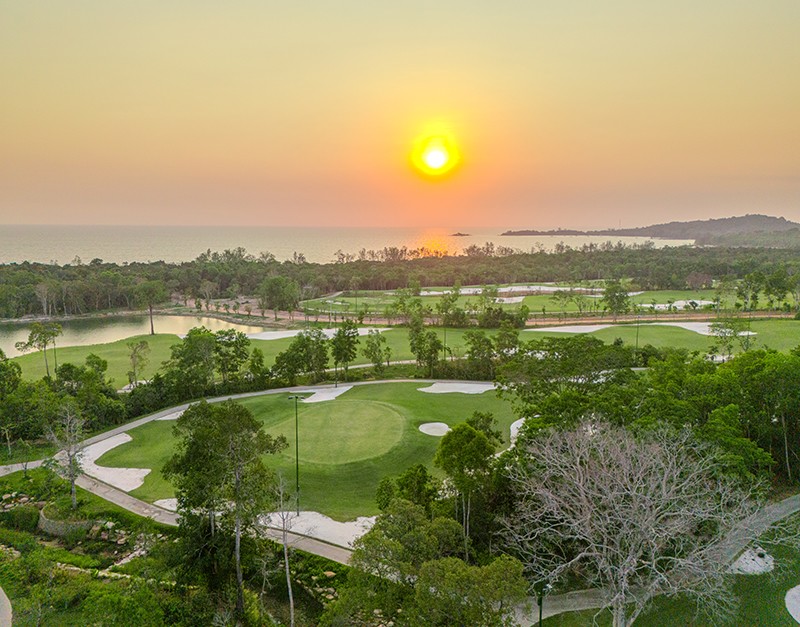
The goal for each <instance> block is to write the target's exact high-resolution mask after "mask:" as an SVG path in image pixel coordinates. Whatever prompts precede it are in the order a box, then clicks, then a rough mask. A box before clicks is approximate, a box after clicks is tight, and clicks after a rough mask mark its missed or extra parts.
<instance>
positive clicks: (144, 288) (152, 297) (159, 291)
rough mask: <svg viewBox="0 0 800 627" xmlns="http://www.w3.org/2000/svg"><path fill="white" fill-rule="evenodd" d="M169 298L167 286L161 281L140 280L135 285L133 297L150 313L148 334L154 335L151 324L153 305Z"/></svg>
mask: <svg viewBox="0 0 800 627" xmlns="http://www.w3.org/2000/svg"><path fill="white" fill-rule="evenodd" d="M167 298H169V294H168V293H167V288H166V286H165V285H164V283H163V282H162V281H142V282H141V283H139V284H137V285H136V288H135V290H134V299H135V301H136V303H137V304H138V305H139V306H140V307H146V308H147V310H148V312H149V314H150V335H155V334H156V331H155V327H154V326H153V307H154V306H155V305H158V304H159V303H163V302H164V301H165V300H167Z"/></svg>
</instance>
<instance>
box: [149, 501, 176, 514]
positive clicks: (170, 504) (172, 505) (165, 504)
mask: <svg viewBox="0 0 800 627" xmlns="http://www.w3.org/2000/svg"><path fill="white" fill-rule="evenodd" d="M153 505H156V506H157V507H161V508H163V509H168V510H169V511H171V512H177V511H178V499H158V500H157V501H153Z"/></svg>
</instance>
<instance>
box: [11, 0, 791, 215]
mask: <svg viewBox="0 0 800 627" xmlns="http://www.w3.org/2000/svg"><path fill="white" fill-rule="evenodd" d="M293 5H298V6H293ZM299 5H304V6H299ZM493 5H497V6H493ZM656 5H660V6H656ZM798 41H800V3H798V2H797V0H774V1H773V0H764V1H763V2H750V1H744V0H742V1H739V0H724V1H723V0H705V1H704V2H688V1H684V0H674V1H673V2H670V3H666V2H665V3H652V2H641V0H638V1H634V0H620V1H616V2H609V3H598V2H594V1H590V0H585V1H576V0H562V1H560V2H530V1H529V0H525V1H518V0H505V1H504V2H502V3H488V2H476V1H467V0H460V1H458V2H456V1H455V0H439V2H437V3H430V2H419V1H411V0H406V1H404V2H391V3H390V2H374V1H372V2H368V1H366V0H359V1H356V0H338V1H337V2H332V1H329V0H325V1H323V0H318V1H317V2H314V3H278V2H256V1H255V0H252V1H249V0H248V1H245V0H239V1H235V0H234V1H232V2H229V3H224V4H220V3H211V2H207V1H205V0H199V1H197V2H171V3H165V2H155V1H144V0H142V1H140V2H136V3H123V2H113V1H93V2H88V1H81V0H75V1H74V2H62V1H60V0H58V1H46V0H38V1H37V2H6V3H2V4H0V224H4V223H5V224H10V223H45V224H48V223H58V224H61V223H75V224H82V223H85V224H131V223H138V224H184V223H195V224H257V225H317V224H319V225H350V224H352V225H356V224H364V225H370V226H453V227H462V226H463V227H469V226H498V227H541V228H552V227H587V228H594V227H608V226H619V225H622V226H635V225H642V224H648V223H652V222H661V221H667V220H671V219H687V218H700V217H719V216H725V215H733V214H742V213H747V212H749V213H755V212H758V213H770V214H774V215H784V216H786V217H787V218H790V219H795V220H800V45H798ZM433 123H439V124H444V125H446V126H447V127H448V128H450V129H451V130H452V133H453V135H454V136H455V137H456V138H457V139H458V142H459V147H460V150H461V153H462V159H463V162H462V164H461V166H460V167H459V170H458V172H456V173H455V174H454V175H453V176H449V177H448V178H447V180H445V181H442V182H438V183H431V182H430V181H427V180H424V179H423V178H421V177H419V176H416V175H415V174H414V173H413V172H412V171H411V169H410V167H409V165H408V152H409V150H410V149H411V147H412V145H413V142H414V140H415V138H416V137H417V136H418V135H419V134H420V133H422V132H424V131H425V129H426V128H428V127H429V126H430V125H431V124H433Z"/></svg>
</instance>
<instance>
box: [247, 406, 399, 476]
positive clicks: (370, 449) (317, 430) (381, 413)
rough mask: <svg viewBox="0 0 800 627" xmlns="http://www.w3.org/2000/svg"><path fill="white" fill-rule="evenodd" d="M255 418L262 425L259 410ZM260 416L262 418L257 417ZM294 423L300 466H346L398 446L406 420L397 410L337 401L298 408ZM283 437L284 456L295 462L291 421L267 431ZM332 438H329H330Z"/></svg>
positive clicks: (265, 417) (293, 431)
mask: <svg viewBox="0 0 800 627" xmlns="http://www.w3.org/2000/svg"><path fill="white" fill-rule="evenodd" d="M255 411H258V413H257V414H256V416H257V417H259V418H261V419H262V420H264V421H265V422H266V420H267V419H268V417H267V416H264V415H263V410H261V408H260V407H256V408H254V413H255ZM260 414H262V415H260ZM297 419H298V423H299V422H302V424H303V437H302V444H303V447H302V450H301V451H299V454H300V461H301V462H312V463H314V464H334V465H339V464H347V463H351V462H358V461H363V460H365V459H370V458H372V457H377V456H378V455H383V454H385V453H387V452H389V451H390V450H391V449H392V448H393V447H394V446H397V444H399V443H400V439H401V438H402V436H403V430H404V429H405V425H406V419H405V416H404V415H403V414H401V413H400V412H399V411H397V409H395V408H394V407H393V406H391V405H389V404H387V403H381V402H377V401H366V400H361V401H352V400H345V399H340V400H339V401H338V402H337V403H335V404H331V403H314V404H304V403H303V404H301V403H298V407H297ZM270 430H271V431H274V432H276V433H283V434H284V436H285V437H286V440H287V442H288V445H289V446H288V447H287V449H286V456H287V457H289V458H292V459H294V458H295V444H296V443H298V440H296V439H295V421H294V418H293V417H290V418H287V419H286V420H284V421H282V422H280V423H278V424H277V425H275V426H274V427H271V428H270ZM334 433H335V434H336V436H335V437H331V436H332V435H333V434H334Z"/></svg>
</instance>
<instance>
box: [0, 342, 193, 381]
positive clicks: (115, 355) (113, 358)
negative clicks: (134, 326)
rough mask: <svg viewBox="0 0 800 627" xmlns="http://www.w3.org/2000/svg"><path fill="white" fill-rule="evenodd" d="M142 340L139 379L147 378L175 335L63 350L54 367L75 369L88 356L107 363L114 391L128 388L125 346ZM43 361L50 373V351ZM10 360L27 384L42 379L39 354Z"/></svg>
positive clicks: (51, 358) (59, 352) (60, 351)
mask: <svg viewBox="0 0 800 627" xmlns="http://www.w3.org/2000/svg"><path fill="white" fill-rule="evenodd" d="M139 340H146V341H147V343H148V344H149V345H150V355H149V363H148V364H147V366H145V368H144V372H143V374H142V376H139V375H137V376H139V378H140V379H146V378H149V377H151V376H152V375H153V373H155V371H156V370H157V369H158V368H159V367H161V363H162V362H163V361H165V360H166V359H169V355H170V351H169V347H170V346H172V345H173V344H177V343H178V342H179V341H180V338H179V337H178V336H177V335H172V334H169V333H162V334H156V335H137V336H135V337H129V338H128V339H125V340H119V341H117V342H109V343H107V344H91V345H89V346H66V347H64V348H59V349H58V363H59V364H65V363H68V362H69V363H73V364H75V365H78V366H82V365H84V363H85V362H86V356H87V355H89V354H90V353H94V354H95V355H97V356H99V357H101V358H102V359H105V360H106V361H108V377H109V378H110V379H112V380H113V381H114V384H115V385H116V386H117V387H120V388H121V387H122V386H124V385H127V384H128V371H129V370H130V369H131V362H130V350H129V349H128V346H127V344H128V343H129V342H134V341H139ZM47 359H48V361H49V362H50V372H51V373H52V371H53V351H52V350H48V351H47ZM14 360H15V361H16V362H17V363H18V364H19V365H20V367H21V368H22V375H23V377H25V378H26V379H28V380H33V379H41V378H42V377H43V376H44V375H45V368H44V358H43V357H42V354H41V352H36V353H28V354H27V355H22V356H20V357H15V358H14Z"/></svg>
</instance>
